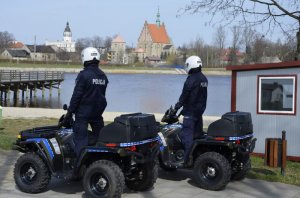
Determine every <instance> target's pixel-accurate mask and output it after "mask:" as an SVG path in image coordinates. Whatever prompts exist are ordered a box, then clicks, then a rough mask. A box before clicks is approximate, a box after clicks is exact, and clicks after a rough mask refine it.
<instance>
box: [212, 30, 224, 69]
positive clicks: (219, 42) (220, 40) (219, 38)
mask: <svg viewBox="0 0 300 198" xmlns="http://www.w3.org/2000/svg"><path fill="white" fill-rule="evenodd" d="M225 41H226V32H225V29H224V27H223V26H221V25H220V26H219V27H218V29H217V30H216V32H215V45H216V46H217V49H218V62H219V63H218V64H222V63H221V58H222V55H223V51H224V49H225Z"/></svg>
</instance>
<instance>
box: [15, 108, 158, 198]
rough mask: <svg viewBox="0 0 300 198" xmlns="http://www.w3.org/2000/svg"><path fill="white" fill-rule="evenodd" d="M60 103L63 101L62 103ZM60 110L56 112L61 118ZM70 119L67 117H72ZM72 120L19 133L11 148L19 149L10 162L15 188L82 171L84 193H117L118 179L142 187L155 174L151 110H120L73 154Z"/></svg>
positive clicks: (40, 186) (28, 188)
mask: <svg viewBox="0 0 300 198" xmlns="http://www.w3.org/2000/svg"><path fill="white" fill-rule="evenodd" d="M64 108H66V107H64ZM63 118H64V115H63V116H62V117H61V118H60V122H61V121H62V120H63ZM72 120H73V119H72ZM72 120H71V121H70V124H65V125H64V126H63V127H58V126H47V127H40V128H33V129H29V130H24V131H21V132H20V133H19V136H18V139H17V141H16V143H15V145H14V149H16V150H18V151H20V152H22V153H24V154H23V155H22V156H20V157H19V159H18V160H17V162H16V164H15V168H14V179H15V183H16V185H17V186H18V188H19V189H20V190H21V191H23V192H26V193H39V192H43V191H45V190H46V188H47V186H48V184H49V181H50V179H51V176H54V177H57V178H62V179H71V178H72V179H74V175H76V177H77V179H78V178H79V179H80V178H81V177H83V179H82V180H83V181H82V182H83V187H84V190H85V193H86V194H87V195H88V196H89V197H120V196H121V194H122V192H123V188H124V186H125V185H124V184H126V186H127V187H128V188H129V189H132V190H136V191H144V190H148V189H150V188H152V186H153V185H154V183H155V182H156V179H157V174H158V173H157V171H158V163H156V162H157V160H156V159H157V155H158V152H159V147H160V144H159V137H158V136H157V132H158V131H157V123H156V121H155V117H154V115H151V114H142V113H136V114H126V115H121V116H118V117H116V118H115V119H114V122H112V123H110V124H108V125H106V126H105V127H104V128H103V129H102V130H101V132H100V135H99V138H98V140H92V139H91V140H89V146H87V147H85V148H84V149H83V150H82V152H81V155H80V157H79V158H76V156H75V153H74V146H75V145H74V142H73V130H72V123H73V122H72Z"/></svg>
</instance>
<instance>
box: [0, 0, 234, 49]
mask: <svg viewBox="0 0 300 198" xmlns="http://www.w3.org/2000/svg"><path fill="white" fill-rule="evenodd" d="M188 2H190V1H189V0H6V1H2V2H1V11H0V31H8V32H10V33H12V34H13V35H14V36H15V38H16V40H18V41H22V42H24V43H25V44H32V43H33V42H34V36H35V35H36V38H37V43H38V44H44V43H45V41H46V40H48V41H57V40H62V39H63V31H64V28H65V25H66V22H67V21H69V23H70V28H71V30H72V33H73V39H74V40H76V39H78V38H83V37H93V36H95V35H97V36H101V37H106V36H113V35H115V34H120V35H121V36H122V37H123V38H124V40H125V41H126V43H127V45H129V46H135V45H136V43H137V39H138V37H139V34H140V32H141V29H142V27H143V25H144V22H145V20H147V21H148V23H155V20H156V13H157V9H158V6H159V8H160V15H161V17H160V19H161V22H164V23H165V25H166V27H167V32H168V34H169V36H170V37H171V38H172V40H173V42H174V44H175V46H179V45H182V44H183V43H188V42H190V41H191V40H195V39H196V38H197V37H201V38H202V39H203V40H204V41H205V43H208V44H212V43H213V35H214V32H215V29H216V28H217V26H218V25H219V24H217V25H215V26H213V25H207V24H208V22H209V20H210V17H208V16H203V15H199V14H196V15H183V16H180V17H177V14H178V10H180V9H181V8H184V6H185V5H186V4H187V3H188ZM228 37H229V36H228ZM227 45H229V41H228V40H227Z"/></svg>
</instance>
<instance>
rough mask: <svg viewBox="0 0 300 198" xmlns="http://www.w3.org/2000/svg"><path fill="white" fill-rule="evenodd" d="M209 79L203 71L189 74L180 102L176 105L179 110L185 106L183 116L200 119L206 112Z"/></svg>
mask: <svg viewBox="0 0 300 198" xmlns="http://www.w3.org/2000/svg"><path fill="white" fill-rule="evenodd" d="M207 86H208V81H207V78H206V77H205V76H204V75H203V73H202V72H201V70H196V71H195V72H193V73H191V74H189V76H188V77H187V79H186V81H185V83H184V86H183V89H182V93H181V95H180V98H179V101H178V102H177V103H176V105H175V109H176V110H178V109H180V108H181V107H182V106H183V109H182V115H184V116H193V117H199V116H202V114H203V113H204V111H205V108H206V99H207Z"/></svg>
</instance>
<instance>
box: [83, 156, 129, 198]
mask: <svg viewBox="0 0 300 198" xmlns="http://www.w3.org/2000/svg"><path fill="white" fill-rule="evenodd" d="M83 187H84V190H85V193H86V194H87V195H88V197H95V198H96V197H97V198H100V197H103V198H104V197H114V198H117V197H121V194H122V192H123V188H124V175H123V173H122V171H121V169H120V168H119V166H118V165H116V164H115V163H113V162H111V161H108V160H99V161H96V162H94V163H93V164H91V165H90V166H89V167H88V168H87V170H86V172H85V174H84V177H83Z"/></svg>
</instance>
